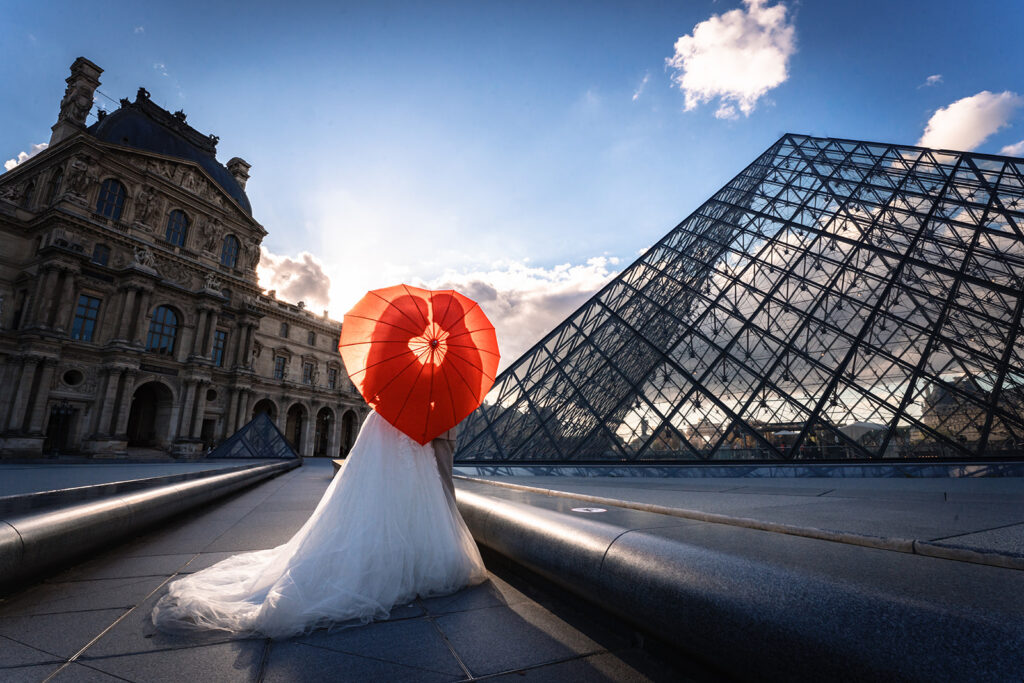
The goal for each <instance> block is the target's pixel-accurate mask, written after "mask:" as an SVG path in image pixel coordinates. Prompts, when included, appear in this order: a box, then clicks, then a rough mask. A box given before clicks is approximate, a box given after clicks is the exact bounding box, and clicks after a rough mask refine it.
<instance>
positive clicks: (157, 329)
mask: <svg viewBox="0 0 1024 683" xmlns="http://www.w3.org/2000/svg"><path fill="white" fill-rule="evenodd" d="M177 334H178V315H177V314H176V313H175V312H174V311H173V310H171V309H170V308H168V307H167V306H157V309H156V310H155V311H153V319H152V320H151V321H150V323H149V334H148V335H146V350H147V351H155V352H156V353H160V354H166V355H168V356H169V355H171V354H173V353H174V338H175V336H177Z"/></svg>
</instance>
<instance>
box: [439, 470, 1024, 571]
mask: <svg viewBox="0 0 1024 683" xmlns="http://www.w3.org/2000/svg"><path fill="white" fill-rule="evenodd" d="M459 481H460V483H459V486H460V487H465V488H466V490H469V491H473V492H477V493H482V492H485V491H486V488H483V489H482V488H480V485H481V483H482V482H488V483H489V484H490V485H491V486H492V490H494V489H497V488H499V487H500V488H505V489H506V492H502V493H500V494H498V495H499V497H500V498H502V499H508V500H519V501H524V500H532V501H534V502H533V503H531V504H534V505H538V506H548V507H550V506H551V504H550V503H548V502H546V501H544V497H543V496H535V497H534V498H529V497H528V496H527V497H519V498H516V497H514V496H512V495H511V494H510V493H508V492H507V491H515V490H519V491H521V492H522V493H524V494H528V493H529V492H530V491H533V492H534V493H536V492H547V493H548V494H549V497H551V498H553V499H556V500H558V499H560V500H565V501H568V503H567V505H571V506H575V505H579V506H604V507H608V508H609V509H612V508H613V507H614V506H617V505H621V506H622V507H624V508H625V509H636V510H654V511H656V512H666V511H667V512H668V513H669V514H678V515H679V516H681V517H683V518H694V516H695V515H694V513H696V514H697V515H700V514H708V515H717V516H722V517H723V519H719V520H718V521H721V522H724V523H728V522H729V520H728V519H724V518H731V519H734V520H735V523H736V524H738V525H740V526H744V525H749V523H750V522H751V521H753V522H755V523H759V524H763V525H775V526H785V527H789V529H786V531H787V532H792V531H793V530H798V529H803V530H805V531H806V532H808V533H809V534H810V535H815V532H822V533H821V534H820V535H821V536H822V537H823V538H824V537H827V538H829V539H830V540H836V538H837V537H839V536H843V535H848V536H851V537H860V541H862V542H864V543H866V544H868V545H875V544H879V545H890V546H892V547H897V546H899V547H904V548H906V549H907V550H908V551H909V549H910V548H912V547H913V543H914V542H919V543H927V542H930V541H935V540H938V539H950V538H951V537H957V538H959V539H960V541H958V543H960V542H962V544H963V547H965V548H970V549H972V550H975V551H978V552H979V553H982V554H984V553H989V554H993V555H1003V556H1004V557H1010V558H1014V557H1022V554H1021V539H1020V537H1019V535H1018V532H1017V531H1015V530H1014V529H1016V528H1017V525H1021V524H1024V479H1022V478H1019V477H993V478H945V479H942V478H930V479H895V478H874V479H871V478H865V479H850V478H835V479H833V478H828V477H817V478H807V479H797V478H779V479H753V480H752V479H747V478H741V477H731V478H711V477H709V478H707V479H698V480H690V479H671V480H667V481H666V480H659V479H656V478H653V477H652V478H645V477H635V478H633V477H571V476H560V477H559V476H543V477H542V476H532V477H498V476H490V477H474V478H471V479H460V480H459ZM508 486H512V487H517V488H512V489H508V488H507V487H508ZM562 494H568V495H562ZM588 499H598V500H597V501H596V502H595V501H594V500H589V501H588ZM602 501H604V502H603V503H602ZM552 509H557V508H552ZM672 511H676V512H675V513H673V512H672ZM609 520H611V518H609ZM615 522H616V523H618V520H615ZM623 526H627V525H623ZM1003 528H1009V529H1010V530H1009V531H1005V532H1001V531H999V530H1000V529H1003ZM968 536H969V538H968ZM850 542H858V541H857V539H855V538H851V539H850ZM944 543H945V542H944ZM947 545H950V546H951V547H952V546H954V545H957V544H953V543H947ZM963 559H967V556H966V555H965V556H964V558H963ZM971 561H986V559H985V557H984V555H979V556H978V557H977V558H976V559H974V560H971ZM992 561H994V562H1000V561H1002V560H1000V559H998V558H996V559H994V560H992Z"/></svg>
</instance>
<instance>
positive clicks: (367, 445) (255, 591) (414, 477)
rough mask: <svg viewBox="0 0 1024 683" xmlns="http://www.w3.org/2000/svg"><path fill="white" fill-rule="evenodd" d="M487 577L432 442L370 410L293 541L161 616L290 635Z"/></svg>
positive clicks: (224, 568) (227, 564)
mask: <svg viewBox="0 0 1024 683" xmlns="http://www.w3.org/2000/svg"><path fill="white" fill-rule="evenodd" d="M485 578H486V570H485V569H484V565H483V561H482V560H481V559H480V553H479V551H478V550H477V547H476V544H475V543H474V541H473V537H472V536H471V535H470V533H469V530H468V529H467V528H466V524H465V522H463V521H462V517H461V516H460V515H459V513H458V510H457V509H456V508H455V503H454V501H453V500H451V499H450V498H449V496H448V495H447V493H446V491H445V488H444V486H443V485H442V482H441V478H440V475H439V473H438V469H437V464H436V461H435V459H434V454H433V450H432V448H431V445H430V444H429V443H428V444H427V445H425V446H421V445H419V444H418V443H416V442H415V441H413V440H412V439H410V438H409V437H407V436H406V435H405V434H403V433H402V432H400V431H398V430H397V429H396V428H395V427H393V426H391V425H390V424H389V423H388V422H387V421H386V420H385V419H384V418H382V417H380V416H379V415H378V414H377V413H376V412H371V413H370V415H369V416H368V417H367V418H366V421H365V422H364V423H363V427H362V429H361V430H360V432H359V437H358V439H357V440H356V443H355V445H354V446H353V448H352V452H351V454H350V455H349V457H348V460H347V462H346V464H345V467H344V468H342V470H341V471H340V472H339V473H338V474H337V475H336V476H335V477H334V480H333V481H332V482H331V484H330V486H329V487H328V488H327V491H326V493H324V496H323V498H322V499H321V500H320V503H319V504H318V505H317V507H316V510H315V511H314V512H313V514H312V516H311V517H310V518H309V520H308V521H307V522H306V523H305V524H304V525H303V527H302V528H301V529H299V531H298V532H297V533H296V534H295V535H294V536H293V537H292V538H291V540H290V541H288V542H287V543H285V544H284V545H281V546H278V547H276V548H272V549H270V550H259V551H256V552H249V553H243V554H240V555H235V556H233V557H230V558H228V559H226V560H224V561H222V562H219V563H218V564H215V565H213V566H212V567H209V568H208V569H204V570H202V571H199V572H196V573H195V574H191V575H189V576H185V577H183V578H181V579H178V580H176V581H174V582H173V583H171V585H170V588H169V590H168V593H167V595H165V596H164V597H163V598H161V599H160V601H159V602H158V603H157V605H156V607H155V608H154V609H153V622H154V623H155V624H156V626H157V627H158V628H160V629H161V630H164V631H170V632H183V631H195V630H205V629H220V630H224V631H231V632H235V633H242V634H262V635H264V636H269V637H271V638H284V637H288V636H294V635H299V634H302V633H306V632H309V631H311V630H313V629H315V628H318V627H322V626H326V625H328V624H331V623H336V622H342V621H349V620H359V621H360V622H362V623H366V622H369V621H372V620H375V619H385V618H387V617H388V615H389V613H390V611H391V608H392V607H394V606H395V605H399V604H405V603H407V602H409V601H411V600H412V599H413V598H415V597H416V596H421V597H426V596H431V595H444V594H447V593H452V592H454V591H456V590H458V589H460V588H462V587H464V586H467V585H470V584H475V583H480V582H481V581H483V580H484V579H485Z"/></svg>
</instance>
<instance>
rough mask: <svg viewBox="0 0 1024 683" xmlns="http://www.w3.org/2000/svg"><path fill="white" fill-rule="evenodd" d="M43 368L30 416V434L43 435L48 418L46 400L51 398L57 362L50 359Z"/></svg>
mask: <svg viewBox="0 0 1024 683" xmlns="http://www.w3.org/2000/svg"><path fill="white" fill-rule="evenodd" d="M42 366H43V367H42V374H41V375H40V377H39V384H38V385H37V388H36V395H35V397H34V400H33V401H32V413H31V415H30V416H29V422H28V431H29V433H30V434H41V433H42V432H43V420H44V419H45V417H46V399H48V398H49V397H50V382H52V381H53V370H54V368H55V367H56V366H57V361H55V360H51V359H49V358H48V359H46V360H44V361H43V362H42Z"/></svg>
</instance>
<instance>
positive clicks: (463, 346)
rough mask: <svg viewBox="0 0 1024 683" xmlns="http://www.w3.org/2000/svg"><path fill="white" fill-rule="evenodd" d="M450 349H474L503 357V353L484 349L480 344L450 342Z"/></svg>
mask: <svg viewBox="0 0 1024 683" xmlns="http://www.w3.org/2000/svg"><path fill="white" fill-rule="evenodd" d="M448 348H450V349H472V350H473V351H479V352H480V353H486V354H490V355H492V356H497V357H498V358H501V354H500V353H498V352H497V351H491V350H490V349H482V348H480V347H479V346H469V345H468V344H448Z"/></svg>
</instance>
